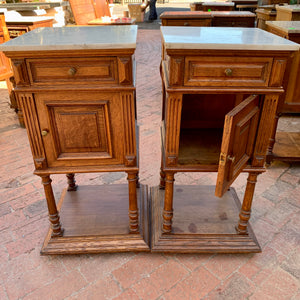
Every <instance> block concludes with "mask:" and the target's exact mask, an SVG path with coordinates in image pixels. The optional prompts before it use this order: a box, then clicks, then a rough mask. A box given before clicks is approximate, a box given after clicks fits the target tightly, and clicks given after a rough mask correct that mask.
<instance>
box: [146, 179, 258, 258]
mask: <svg viewBox="0 0 300 300" xmlns="http://www.w3.org/2000/svg"><path fill="white" fill-rule="evenodd" d="M214 189H215V186H176V185H175V186H174V199H173V204H174V206H173V207H174V217H173V226H172V233H170V234H165V233H162V230H161V228H162V219H163V218H162V212H163V203H164V194H165V193H164V191H163V190H160V189H159V188H158V187H154V188H151V202H152V204H151V207H152V237H151V247H152V251H153V252H176V253H252V252H261V248H260V246H259V244H258V242H257V240H256V237H255V235H254V233H253V231H252V229H251V226H250V225H249V226H248V234H247V235H240V234H237V233H236V230H235V226H236V225H237V223H238V218H239V211H240V201H239V199H238V197H237V194H236V192H235V190H234V189H232V188H231V189H230V190H229V191H228V192H227V193H226V194H225V195H224V196H223V197H222V198H218V197H215V196H214Z"/></svg>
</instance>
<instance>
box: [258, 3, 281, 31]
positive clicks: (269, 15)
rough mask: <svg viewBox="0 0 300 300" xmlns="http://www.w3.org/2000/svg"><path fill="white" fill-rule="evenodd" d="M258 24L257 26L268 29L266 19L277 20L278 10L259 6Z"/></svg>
mask: <svg viewBox="0 0 300 300" xmlns="http://www.w3.org/2000/svg"><path fill="white" fill-rule="evenodd" d="M255 13H256V18H257V24H256V26H257V27H258V28H260V29H263V30H266V29H267V26H266V21H275V19H276V15H277V12H276V11H275V10H272V9H271V8H270V9H265V8H258V9H257V10H256V11H255Z"/></svg>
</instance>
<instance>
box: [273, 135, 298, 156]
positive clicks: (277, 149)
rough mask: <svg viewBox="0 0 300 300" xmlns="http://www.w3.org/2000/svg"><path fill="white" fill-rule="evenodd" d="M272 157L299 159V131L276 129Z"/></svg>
mask: <svg viewBox="0 0 300 300" xmlns="http://www.w3.org/2000/svg"><path fill="white" fill-rule="evenodd" d="M275 141H276V142H275V144H274V148H273V155H272V159H273V160H274V159H277V160H282V161H300V132H282V131H277V133H276V138H275Z"/></svg>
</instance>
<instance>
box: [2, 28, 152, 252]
mask: <svg viewBox="0 0 300 300" xmlns="http://www.w3.org/2000/svg"><path fill="white" fill-rule="evenodd" d="M136 36H137V26H135V25H133V26H130V27H128V26H82V27H80V26H79V27H78V26H76V27H65V28H43V29H42V30H40V31H37V32H35V31H31V32H29V33H28V34H26V35H23V36H20V37H18V38H17V39H14V40H11V41H10V42H9V43H6V44H5V45H2V47H1V48H0V49H1V50H3V51H4V52H5V54H6V55H7V56H8V57H9V58H11V61H12V64H13V69H14V75H15V80H16V85H17V86H16V96H17V99H18V102H19V105H20V106H21V108H22V110H23V112H24V119H25V123H26V129H27V132H28V137H29V141H30V145H31V150H32V155H33V160H34V164H35V171H34V173H35V174H36V175H38V176H40V177H41V179H42V184H43V185H44V190H45V196H46V201H47V205H48V211H49V221H50V224H51V228H50V230H49V233H48V235H47V237H46V239H45V242H44V245H43V247H42V251H41V253H42V254H64V253H68V254H69V253H95V252H116V251H149V244H148V203H147V188H146V187H145V186H141V187H140V188H138V189H137V180H138V177H137V176H138V152H137V141H138V128H137V124H136V105H135V100H136V99H135V78H134V77H135V74H134V69H133V66H134V52H135V48H136ZM41 40H43V43H40V41H41ZM92 172H126V173H127V174H128V185H126V184H122V185H113V186H89V185H86V186H84V185H80V186H79V187H77V185H76V184H75V178H74V176H75V173H92ZM51 174H66V175H67V179H68V187H67V189H65V190H64V191H63V192H62V195H61V199H60V201H59V203H58V204H57V205H56V201H55V198H54V193H53V190H52V185H51V178H50V175H51Z"/></svg>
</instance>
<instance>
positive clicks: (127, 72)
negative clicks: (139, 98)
mask: <svg viewBox="0 0 300 300" xmlns="http://www.w3.org/2000/svg"><path fill="white" fill-rule="evenodd" d="M118 71H119V72H118V73H119V83H120V84H132V83H133V79H132V60H131V57H118Z"/></svg>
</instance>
